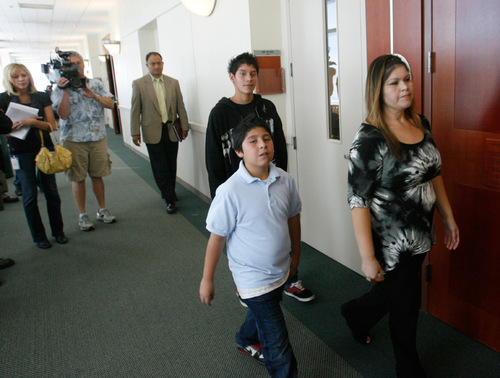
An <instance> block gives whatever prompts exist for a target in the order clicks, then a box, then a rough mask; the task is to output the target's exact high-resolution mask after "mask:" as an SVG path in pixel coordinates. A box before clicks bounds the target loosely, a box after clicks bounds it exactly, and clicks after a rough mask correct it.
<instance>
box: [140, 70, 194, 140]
mask: <svg viewBox="0 0 500 378" xmlns="http://www.w3.org/2000/svg"><path fill="white" fill-rule="evenodd" d="M163 83H164V87H165V101H166V103H167V111H168V121H169V126H170V127H169V128H168V136H169V138H170V140H171V141H172V142H176V141H177V137H176V135H175V132H174V130H173V128H172V126H171V125H172V122H174V121H175V120H176V119H177V117H179V118H180V120H181V126H182V130H186V131H187V130H188V129H189V123H188V117H187V112H186V108H185V107H184V101H183V100H182V93H181V88H180V87H179V82H178V81H177V80H175V79H174V78H172V77H169V76H166V75H163ZM141 126H142V136H143V138H142V139H143V141H144V143H150V144H156V143H159V142H160V139H161V131H162V122H161V113H160V106H159V104H158V99H157V98H156V93H155V90H154V86H153V80H152V79H151V76H150V75H149V74H147V75H145V76H143V77H141V78H140V79H137V80H134V82H133V83H132V109H131V111H130V130H131V135H132V136H134V135H140V134H141V131H140V128H141Z"/></svg>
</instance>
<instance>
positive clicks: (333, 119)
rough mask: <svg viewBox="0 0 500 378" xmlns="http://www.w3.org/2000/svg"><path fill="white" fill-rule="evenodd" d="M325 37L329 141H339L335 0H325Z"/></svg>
mask: <svg viewBox="0 0 500 378" xmlns="http://www.w3.org/2000/svg"><path fill="white" fill-rule="evenodd" d="M325 4H326V36H327V49H328V55H327V56H328V62H327V64H328V104H329V120H330V123H329V128H328V136H329V138H330V139H334V140H340V122H339V114H340V101H339V75H338V65H337V62H338V61H339V59H338V56H339V52H338V37H337V0H326V2H325Z"/></svg>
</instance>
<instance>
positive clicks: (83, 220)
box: [78, 213, 94, 231]
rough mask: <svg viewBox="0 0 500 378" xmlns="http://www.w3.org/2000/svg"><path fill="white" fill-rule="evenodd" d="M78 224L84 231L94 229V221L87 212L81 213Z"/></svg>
mask: <svg viewBox="0 0 500 378" xmlns="http://www.w3.org/2000/svg"><path fill="white" fill-rule="evenodd" d="M78 225H79V226H80V230H82V231H91V230H93V229H94V223H92V222H91V221H90V218H89V216H88V215H87V213H83V214H80V216H79V217H78Z"/></svg>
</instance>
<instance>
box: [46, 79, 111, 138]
mask: <svg viewBox="0 0 500 378" xmlns="http://www.w3.org/2000/svg"><path fill="white" fill-rule="evenodd" d="M87 87H88V88H90V89H91V90H92V91H93V92H94V93H95V94H97V95H99V96H101V97H113V95H112V94H111V93H109V92H108V91H107V90H106V89H104V85H103V83H102V82H101V81H100V80H99V79H87ZM84 93H85V92H84V91H83V89H81V88H68V96H69V105H70V108H71V111H70V113H69V117H68V119H62V118H61V119H60V120H59V122H60V123H61V140H67V141H69V142H78V143H81V142H98V141H100V140H103V139H104V138H106V125H105V119H104V107H103V106H102V105H101V104H99V103H98V102H97V101H96V100H94V99H92V98H88V97H85V96H83V94H84ZM61 99H62V89H61V88H59V87H58V86H57V85H56V86H55V87H54V91H53V92H52V102H53V105H52V106H53V108H54V111H57V108H58V107H59V104H60V103H61Z"/></svg>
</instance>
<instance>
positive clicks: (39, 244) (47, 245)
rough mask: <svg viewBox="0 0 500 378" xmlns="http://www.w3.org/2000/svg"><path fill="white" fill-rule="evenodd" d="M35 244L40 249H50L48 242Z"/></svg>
mask: <svg viewBox="0 0 500 378" xmlns="http://www.w3.org/2000/svg"><path fill="white" fill-rule="evenodd" d="M36 244H37V245H38V248H41V249H49V248H50V247H52V244H50V242H49V241H48V240H44V241H41V242H38V243H36Z"/></svg>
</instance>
